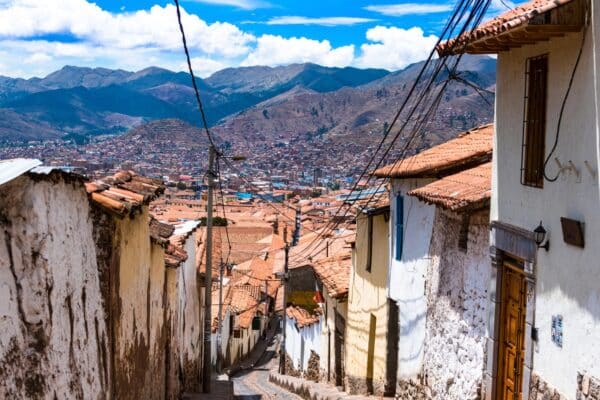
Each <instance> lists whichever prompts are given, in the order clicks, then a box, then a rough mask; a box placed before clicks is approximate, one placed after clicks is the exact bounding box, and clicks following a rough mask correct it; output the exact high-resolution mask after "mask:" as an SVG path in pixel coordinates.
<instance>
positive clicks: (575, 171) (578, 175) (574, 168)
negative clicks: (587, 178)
mask: <svg viewBox="0 0 600 400" xmlns="http://www.w3.org/2000/svg"><path fill="white" fill-rule="evenodd" d="M568 168H569V169H570V170H571V171H573V173H574V174H575V176H576V177H577V182H581V171H580V170H579V169H578V168H577V167H576V166H575V164H573V161H571V160H569V167H568Z"/></svg>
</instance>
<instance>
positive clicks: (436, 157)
mask: <svg viewBox="0 0 600 400" xmlns="http://www.w3.org/2000/svg"><path fill="white" fill-rule="evenodd" d="M493 132H494V125H493V124H490V125H484V126H481V127H479V128H475V129H472V130H470V131H467V132H464V133H462V134H460V135H459V136H458V137H457V138H455V139H451V140H448V141H447V142H445V143H442V144H440V145H437V146H434V147H431V148H429V149H427V150H424V151H422V152H420V153H419V154H416V155H414V156H412V157H408V158H405V159H403V160H398V161H396V162H395V163H394V164H390V165H387V166H385V167H383V168H380V169H378V170H376V171H375V172H374V173H373V174H374V175H375V176H377V177H387V178H429V177H441V176H446V175H449V174H452V173H455V172H456V171H457V170H461V169H465V168H469V167H472V166H474V165H477V164H481V163H483V162H486V161H489V160H491V158H492V136H493Z"/></svg>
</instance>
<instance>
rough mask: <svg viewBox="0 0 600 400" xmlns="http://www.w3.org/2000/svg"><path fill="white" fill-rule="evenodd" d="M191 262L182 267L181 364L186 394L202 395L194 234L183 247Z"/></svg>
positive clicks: (199, 292) (199, 311) (200, 301)
mask: <svg viewBox="0 0 600 400" xmlns="http://www.w3.org/2000/svg"><path fill="white" fill-rule="evenodd" d="M184 250H185V251H186V252H187V255H188V258H187V260H186V261H185V262H184V263H183V265H182V266H181V267H180V269H181V271H180V273H179V277H180V285H179V290H178V293H179V302H180V308H181V311H182V314H181V317H182V318H181V321H180V328H181V350H182V354H181V363H182V369H183V390H184V391H186V392H194V391H197V392H199V391H200V389H201V387H200V383H201V375H202V374H201V370H202V337H203V333H202V329H203V328H204V324H203V322H202V321H203V319H202V314H203V310H202V307H201V304H202V288H201V283H202V282H199V276H198V268H197V265H196V239H195V235H194V234H192V235H190V236H189V237H188V239H187V240H186V242H185V244H184Z"/></svg>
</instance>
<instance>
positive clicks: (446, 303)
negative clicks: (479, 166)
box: [423, 208, 491, 400]
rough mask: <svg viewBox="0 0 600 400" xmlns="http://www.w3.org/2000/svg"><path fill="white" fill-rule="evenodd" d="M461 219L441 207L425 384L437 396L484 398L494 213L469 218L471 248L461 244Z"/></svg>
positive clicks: (431, 271)
mask: <svg viewBox="0 0 600 400" xmlns="http://www.w3.org/2000/svg"><path fill="white" fill-rule="evenodd" d="M460 218H461V216H459V215H457V214H454V213H450V212H446V211H443V210H440V209H439V208H438V209H436V216H435V222H434V229H433V235H432V241H431V248H430V254H431V261H430V264H429V267H428V268H427V278H426V281H427V288H426V297H427V322H426V339H425V351H424V357H423V358H424V359H423V373H424V381H425V382H424V383H425V386H426V387H427V388H428V391H429V393H428V394H429V395H430V396H431V398H433V399H444V400H469V399H479V398H481V393H480V389H481V382H482V376H483V368H484V353H485V335H486V317H487V287H488V281H489V279H490V273H491V267H490V262H489V252H488V248H489V232H488V226H489V225H488V220H489V213H488V212H487V211H485V212H480V213H478V214H475V215H472V216H470V220H469V231H468V236H467V249H466V251H464V250H463V249H460V248H459V246H458V242H459V237H460V227H461V219H460Z"/></svg>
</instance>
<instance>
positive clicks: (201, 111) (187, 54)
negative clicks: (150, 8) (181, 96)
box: [174, 0, 218, 154]
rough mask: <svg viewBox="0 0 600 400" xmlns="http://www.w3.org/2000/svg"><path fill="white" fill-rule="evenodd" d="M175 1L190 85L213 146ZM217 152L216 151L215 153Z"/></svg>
mask: <svg viewBox="0 0 600 400" xmlns="http://www.w3.org/2000/svg"><path fill="white" fill-rule="evenodd" d="M174 1H175V8H177V22H178V23H179V31H180V32H181V41H182V42H183V50H184V51H185V58H186V60H187V65H188V71H189V73H190V76H191V77H192V86H193V88H194V94H195V96H196V102H197V103H198V109H199V110H200V115H201V116H202V124H203V125H204V131H205V132H206V137H207V138H208V141H209V142H210V145H211V146H212V147H214V148H215V150H216V146H215V143H214V141H213V138H212V135H211V133H210V131H209V130H208V122H207V120H206V114H205V113H204V106H203V105H202V99H201V98H200V91H199V90H198V85H197V84H196V76H195V75H194V69H193V68H192V59H191V57H190V52H189V50H188V46H187V40H186V38H185V30H184V29H183V23H182V22H181V10H180V8H179V0H174ZM217 154H218V153H217Z"/></svg>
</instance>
